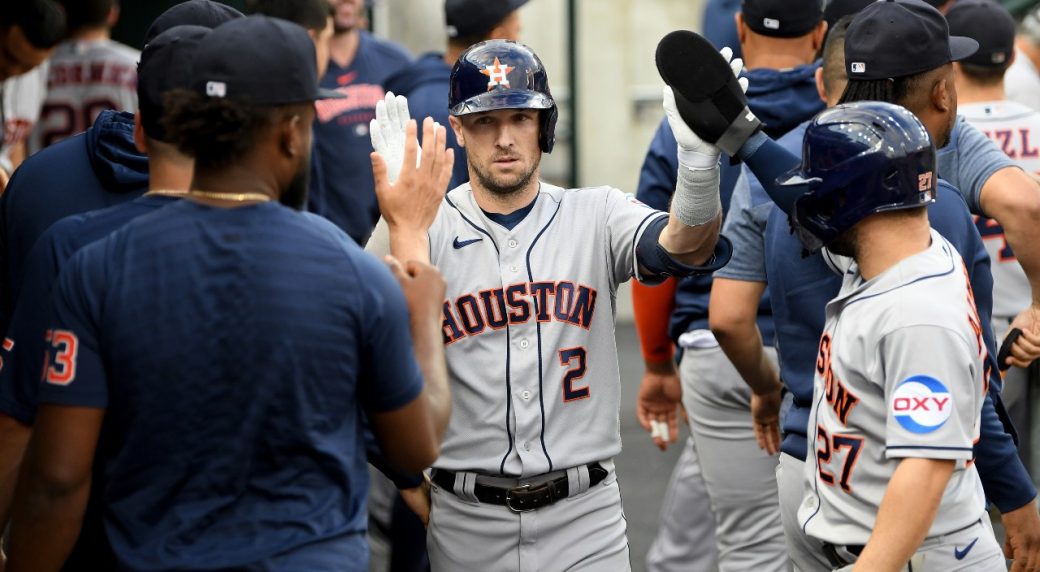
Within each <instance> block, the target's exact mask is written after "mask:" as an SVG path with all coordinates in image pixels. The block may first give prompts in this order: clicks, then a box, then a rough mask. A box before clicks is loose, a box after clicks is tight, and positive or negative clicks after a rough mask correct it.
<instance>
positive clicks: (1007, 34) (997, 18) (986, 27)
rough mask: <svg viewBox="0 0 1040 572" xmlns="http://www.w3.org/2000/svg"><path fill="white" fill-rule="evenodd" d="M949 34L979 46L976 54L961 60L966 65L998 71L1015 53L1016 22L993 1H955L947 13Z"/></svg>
mask: <svg viewBox="0 0 1040 572" xmlns="http://www.w3.org/2000/svg"><path fill="white" fill-rule="evenodd" d="M946 21H947V22H949V23H950V33H951V34H957V35H959V36H967V37H969V38H972V39H973V40H975V41H976V42H978V43H979V51H977V52H975V53H974V54H972V55H970V56H968V57H966V58H964V59H963V60H961V61H962V62H964V63H966V64H974V65H977V66H986V67H1001V66H1004V65H1005V64H1007V63H1008V62H1009V61H1011V57H1012V55H1013V54H1014V53H1015V19H1014V18H1012V17H1011V14H1010V13H1009V12H1008V11H1007V10H1006V9H1005V8H1004V7H1003V6H1001V5H1000V3H998V2H994V1H993V0H958V1H957V2H955V3H954V4H953V7H952V8H950V11H949V12H947V13H946Z"/></svg>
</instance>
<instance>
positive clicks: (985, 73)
mask: <svg viewBox="0 0 1040 572" xmlns="http://www.w3.org/2000/svg"><path fill="white" fill-rule="evenodd" d="M959 64H960V66H961V73H963V74H964V77H966V78H967V79H968V81H970V82H971V83H974V84H978V85H980V86H986V87H990V86H994V85H999V84H1001V83H1004V73H1005V72H1007V70H1008V68H1009V67H1011V62H1010V61H1008V62H1005V63H1004V64H1002V65H999V66H980V65H978V64H969V63H967V62H959Z"/></svg>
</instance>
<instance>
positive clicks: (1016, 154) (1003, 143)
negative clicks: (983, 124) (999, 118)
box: [983, 127, 1040, 159]
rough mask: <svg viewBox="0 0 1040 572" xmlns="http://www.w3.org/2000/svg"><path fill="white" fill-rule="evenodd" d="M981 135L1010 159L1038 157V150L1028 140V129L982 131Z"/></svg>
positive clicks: (1039, 151) (1039, 155) (1039, 153)
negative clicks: (987, 138) (998, 147)
mask: <svg viewBox="0 0 1040 572" xmlns="http://www.w3.org/2000/svg"><path fill="white" fill-rule="evenodd" d="M983 133H984V134H985V135H986V137H989V138H990V139H992V140H993V142H995V143H996V144H997V145H999V146H1000V148H1001V150H1002V151H1004V154H1005V155H1007V156H1008V157H1010V158H1012V159H1033V158H1036V157H1040V149H1038V148H1037V147H1035V146H1034V145H1033V143H1032V141H1031V140H1030V130H1029V129H1028V128H1025V127H1020V128H1018V129H994V130H992V131H983Z"/></svg>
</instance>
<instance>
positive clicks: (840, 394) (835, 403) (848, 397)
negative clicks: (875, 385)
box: [816, 334, 859, 426]
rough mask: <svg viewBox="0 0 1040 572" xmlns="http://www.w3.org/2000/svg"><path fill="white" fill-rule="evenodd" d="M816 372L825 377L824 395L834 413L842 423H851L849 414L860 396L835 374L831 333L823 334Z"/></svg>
mask: <svg viewBox="0 0 1040 572" xmlns="http://www.w3.org/2000/svg"><path fill="white" fill-rule="evenodd" d="M816 373H818V374H820V375H821V376H822V377H823V387H824V395H825V397H826V398H827V403H828V404H829V405H830V406H831V408H833V409H834V413H835V414H836V415H837V416H838V420H839V421H841V424H842V425H846V426H847V425H848V424H849V414H851V413H852V410H853V408H855V407H856V404H857V403H859V398H858V397H856V396H855V395H853V393H852V392H851V391H849V390H848V388H846V387H845V386H844V385H843V384H842V383H841V380H840V379H838V376H836V375H834V368H833V367H831V335H830V334H823V337H822V338H820V353H819V356H818V357H817V358H816Z"/></svg>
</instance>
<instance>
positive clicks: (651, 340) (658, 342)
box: [632, 278, 678, 363]
mask: <svg viewBox="0 0 1040 572" xmlns="http://www.w3.org/2000/svg"><path fill="white" fill-rule="evenodd" d="M677 285H678V281H677V280H676V279H675V278H669V279H668V280H665V281H664V282H662V283H661V284H658V285H657V286H646V285H644V284H641V283H639V282H637V281H633V282H632V313H633V315H634V317H635V321H636V333H637V334H639V346H640V349H641V350H642V351H643V359H644V360H646V361H647V362H648V363H650V362H662V361H667V362H671V361H672V357H673V356H674V355H675V348H674V345H673V344H672V339H671V338H670V337H669V336H668V320H669V319H670V317H671V315H672V310H673V309H675V291H676V287H677Z"/></svg>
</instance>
